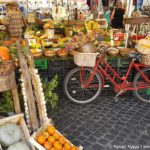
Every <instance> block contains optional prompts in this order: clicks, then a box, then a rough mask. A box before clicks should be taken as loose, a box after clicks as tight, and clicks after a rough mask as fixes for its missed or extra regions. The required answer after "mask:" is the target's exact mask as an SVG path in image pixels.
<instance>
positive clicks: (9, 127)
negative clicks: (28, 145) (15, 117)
mask: <svg viewBox="0 0 150 150" xmlns="http://www.w3.org/2000/svg"><path fill="white" fill-rule="evenodd" d="M21 137H22V136H21V129H20V127H19V126H18V125H16V124H14V123H6V124H4V125H1V126H0V144H1V145H2V146H4V147H5V146H6V147H7V146H10V145H11V144H13V143H15V142H18V141H19V140H20V139H21Z"/></svg>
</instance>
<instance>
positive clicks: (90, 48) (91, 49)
mask: <svg viewBox="0 0 150 150" xmlns="http://www.w3.org/2000/svg"><path fill="white" fill-rule="evenodd" d="M96 51H97V49H96V47H95V46H94V44H93V43H86V44H84V45H82V46H81V47H80V48H79V49H78V52H81V53H95V52H96Z"/></svg>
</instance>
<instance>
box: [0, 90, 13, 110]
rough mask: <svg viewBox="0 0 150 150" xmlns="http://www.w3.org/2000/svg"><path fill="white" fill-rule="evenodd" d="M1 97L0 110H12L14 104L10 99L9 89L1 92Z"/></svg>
mask: <svg viewBox="0 0 150 150" xmlns="http://www.w3.org/2000/svg"><path fill="white" fill-rule="evenodd" d="M2 98H3V100H4V101H2V102H0V112H13V111H14V104H13V101H12V99H13V98H12V94H11V92H10V91H7V92H3V93H2Z"/></svg>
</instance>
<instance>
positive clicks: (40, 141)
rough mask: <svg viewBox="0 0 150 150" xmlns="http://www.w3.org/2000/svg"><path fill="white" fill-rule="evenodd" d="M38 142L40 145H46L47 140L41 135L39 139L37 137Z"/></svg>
mask: <svg viewBox="0 0 150 150" xmlns="http://www.w3.org/2000/svg"><path fill="white" fill-rule="evenodd" d="M37 142H38V143H39V144H41V145H42V144H44V143H45V142H46V141H45V138H44V136H43V135H39V136H38V137H37Z"/></svg>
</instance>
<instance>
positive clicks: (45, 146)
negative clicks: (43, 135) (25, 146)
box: [43, 141, 52, 150]
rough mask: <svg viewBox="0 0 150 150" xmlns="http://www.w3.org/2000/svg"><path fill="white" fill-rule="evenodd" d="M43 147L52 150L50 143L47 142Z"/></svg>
mask: <svg viewBox="0 0 150 150" xmlns="http://www.w3.org/2000/svg"><path fill="white" fill-rule="evenodd" d="M43 146H44V148H45V149H46V150H50V149H51V147H52V145H51V143H50V142H49V141H46V142H45V143H44V144H43Z"/></svg>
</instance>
